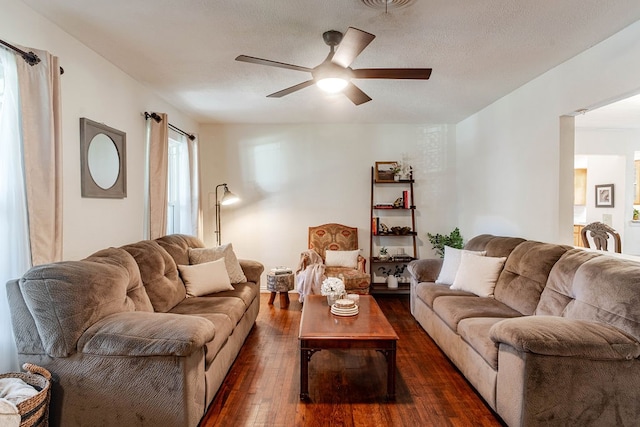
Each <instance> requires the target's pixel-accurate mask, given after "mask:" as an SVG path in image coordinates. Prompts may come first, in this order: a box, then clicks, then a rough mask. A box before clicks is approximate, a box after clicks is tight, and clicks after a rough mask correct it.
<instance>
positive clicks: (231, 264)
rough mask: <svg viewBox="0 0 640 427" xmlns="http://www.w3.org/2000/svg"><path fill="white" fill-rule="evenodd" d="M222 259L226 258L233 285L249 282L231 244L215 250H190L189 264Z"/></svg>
mask: <svg viewBox="0 0 640 427" xmlns="http://www.w3.org/2000/svg"><path fill="white" fill-rule="evenodd" d="M220 258H224V262H225V265H226V267H227V272H228V273H229V279H230V280H231V283H233V284H234V285H235V284H236V283H244V282H246V281H247V277H246V276H245V275H244V272H243V271H242V267H240V262H238V258H237V257H236V254H235V252H233V245H232V244H231V243H227V244H226V245H222V246H217V247H215V248H197V249H189V263H190V264H191V265H193V264H202V263H204V262H211V261H216V260H219V259H220Z"/></svg>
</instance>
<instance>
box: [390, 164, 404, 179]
mask: <svg viewBox="0 0 640 427" xmlns="http://www.w3.org/2000/svg"><path fill="white" fill-rule="evenodd" d="M401 171H402V163H400V162H395V163H394V164H392V165H391V172H392V173H393V180H394V181H400V172H401Z"/></svg>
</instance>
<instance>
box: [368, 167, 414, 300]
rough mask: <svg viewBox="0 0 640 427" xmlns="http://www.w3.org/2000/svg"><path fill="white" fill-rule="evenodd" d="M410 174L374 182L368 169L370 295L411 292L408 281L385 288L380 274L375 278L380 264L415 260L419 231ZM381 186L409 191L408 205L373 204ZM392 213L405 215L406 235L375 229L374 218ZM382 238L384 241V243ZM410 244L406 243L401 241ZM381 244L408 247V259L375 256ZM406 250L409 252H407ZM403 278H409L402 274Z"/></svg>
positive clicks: (372, 170)
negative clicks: (391, 179) (393, 179)
mask: <svg viewBox="0 0 640 427" xmlns="http://www.w3.org/2000/svg"><path fill="white" fill-rule="evenodd" d="M414 182H415V181H414V180H413V175H411V179H402V180H399V181H387V180H384V181H376V179H375V169H374V168H373V167H372V168H371V203H370V208H371V209H370V219H371V227H370V230H369V254H370V258H369V269H370V274H371V293H372V294H380V295H382V294H408V293H409V292H410V284H409V282H399V283H398V288H397V289H390V288H388V287H387V284H386V282H380V281H379V280H380V279H379V277H378V281H376V274H375V272H376V271H377V269H378V267H379V266H382V265H384V264H390V265H394V264H395V265H398V264H409V263H410V262H411V261H413V260H415V259H418V251H417V244H416V240H417V236H418V233H417V231H416V206H415V203H414V191H413V184H414ZM383 187H391V188H397V189H402V190H406V191H408V196H409V206H408V207H404V206H403V207H395V206H390V205H389V204H381V203H376V200H375V196H376V189H378V188H383ZM391 213H393V214H392V215H393V216H394V218H398V217H400V216H401V215H402V214H404V215H405V216H406V218H405V219H404V221H405V226H410V227H411V228H410V231H409V232H408V233H405V234H396V233H393V232H388V233H378V232H374V227H373V223H374V218H379V217H382V218H384V217H385V216H389V215H390V214H391ZM383 240H384V242H383ZM403 243H409V244H403ZM382 246H387V247H389V246H391V247H393V246H396V247H410V248H411V249H410V250H411V251H412V252H411V253H408V254H407V255H409V256H410V259H408V258H402V259H398V260H396V259H393V257H391V259H388V260H381V259H380V258H378V256H376V255H377V254H378V252H379V248H380V247H382ZM407 252H409V251H407ZM405 277H408V276H407V274H406V273H405Z"/></svg>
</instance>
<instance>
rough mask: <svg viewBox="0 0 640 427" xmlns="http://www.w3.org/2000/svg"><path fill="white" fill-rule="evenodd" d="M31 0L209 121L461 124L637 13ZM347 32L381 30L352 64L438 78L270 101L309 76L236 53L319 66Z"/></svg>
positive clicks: (622, 6) (611, 6)
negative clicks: (337, 36)
mask: <svg viewBox="0 0 640 427" xmlns="http://www.w3.org/2000/svg"><path fill="white" fill-rule="evenodd" d="M23 1H24V3H26V4H28V5H30V6H31V7H32V8H33V9H35V10H36V11H38V12H39V13H41V14H43V15H44V16H46V17H47V18H48V19H50V20H51V21H53V22H55V23H57V24H58V25H59V26H61V27H62V28H64V29H65V30H66V31H67V32H68V33H70V34H71V35H73V36H74V37H76V38H77V39H79V40H80V41H82V42H83V43H84V44H86V45H87V46H89V47H90V48H91V49H93V50H95V51H96V52H98V53H99V54H101V55H102V56H104V57H105V58H106V59H108V60H109V61H111V62H112V63H114V64H116V65H117V66H118V67H120V68H121V69H122V70H124V71H125V72H126V73H128V74H130V75H131V76H132V77H134V78H135V79H136V80H138V81H141V82H143V83H144V84H146V85H148V86H149V87H151V88H153V89H154V90H155V91H157V93H159V94H160V95H161V96H162V97H163V98H164V99H166V100H167V101H168V102H170V103H171V104H173V105H174V106H176V107H177V108H178V109H180V110H182V111H184V112H185V113H186V114H188V115H190V116H192V117H193V118H194V119H195V120H197V121H199V122H201V123H216V122H238V123H301V122H361V123H366V122H381V123H457V122H458V121H460V120H462V119H464V118H466V117H468V116H469V115H471V114H473V113H475V112H477V111H478V110H480V109H482V108H483V107H485V106H487V105H488V104H490V103H491V102H493V101H495V100H497V99H499V98H500V97H502V96H504V95H506V94H508V93H509V92H511V91H512V90H514V89H516V88H517V87H519V86H521V85H522V84H524V83H526V82H527V81H529V80H531V79H532V78H534V77H536V76H538V75H540V74H542V73H544V72H545V71H547V70H549V69H551V68H553V67H555V66H556V65H558V64H560V63H562V62H563V61H566V60H567V59H569V58H571V57H573V56H575V55H576V54H578V53H580V52H582V51H584V50H585V49H588V48H589V47H591V46H593V45H594V44H596V43H598V42H600V41H601V40H604V39H605V38H607V37H609V36H611V35H613V34H615V33H616V32H618V31H620V30H621V29H623V28H624V27H626V26H627V25H629V24H631V23H633V22H635V21H637V20H638V19H640V1H638V0H560V1H531V0H483V1H469V0H414V1H413V2H409V3H410V4H409V5H408V6H405V7H399V8H394V9H390V10H389V13H386V14H385V13H384V11H383V10H382V11H381V10H376V9H373V8H371V7H369V6H366V5H364V4H363V3H362V2H361V1H360V0H268V1H259V0H258V1H256V0H208V1H205V0H183V1H176V0H134V1H132V0H109V1H104V0H99V1H98V0H23ZM374 3H376V2H374ZM377 3H382V4H384V2H377ZM349 26H353V27H356V28H360V29H362V30H365V31H367V32H370V33H373V34H375V35H376V36H377V37H376V39H375V40H374V41H373V42H372V43H371V44H370V45H369V46H368V47H367V48H366V49H365V50H364V51H363V52H362V54H360V56H359V57H358V58H357V59H356V61H355V62H354V63H353V64H352V66H353V68H375V67H431V68H433V74H432V75H431V79H430V80H428V81H409V80H357V81H355V83H356V84H357V85H358V86H359V87H360V88H361V89H362V90H364V91H365V92H366V93H367V94H368V95H369V96H370V97H371V98H373V101H371V102H368V103H366V104H363V105H361V106H357V107H356V106H354V105H353V104H352V103H351V102H350V101H349V100H348V99H347V98H346V97H344V96H342V95H331V96H328V95H325V94H323V93H321V92H320V91H319V90H318V89H317V88H316V87H314V86H312V87H309V88H306V89H303V90H301V91H299V92H296V93H294V94H292V95H289V96H286V97H284V98H280V99H270V98H266V97H265V96H266V95H267V94H270V93H272V92H275V91H278V90H281V89H284V88H286V87H289V86H292V85H294V84H297V83H300V82H302V81H305V80H307V79H308V74H306V73H302V72H299V71H292V70H285V69H279V68H272V67H264V66H259V65H254V64H247V63H241V62H236V61H234V58H235V57H236V56H237V55H239V54H245V55H250V56H256V57H260V58H267V59H272V60H276V61H280V62H287V63H292V64H297V65H302V66H306V67H314V66H316V65H317V64H319V63H320V62H321V61H322V60H323V59H324V58H325V57H326V55H327V53H328V47H327V46H326V45H325V44H324V42H323V40H322V33H323V32H324V31H326V30H330V29H334V30H338V31H342V32H344V31H345V30H346V29H347V28H348V27H349ZM54 53H55V52H54ZM62 59H63V60H64V58H62Z"/></svg>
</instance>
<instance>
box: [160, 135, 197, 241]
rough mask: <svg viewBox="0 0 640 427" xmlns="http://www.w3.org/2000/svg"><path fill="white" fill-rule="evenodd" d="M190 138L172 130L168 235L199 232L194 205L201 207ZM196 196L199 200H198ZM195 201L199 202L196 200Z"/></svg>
mask: <svg viewBox="0 0 640 427" xmlns="http://www.w3.org/2000/svg"><path fill="white" fill-rule="evenodd" d="M189 143H190V141H188V140H187V137H186V136H184V135H182V134H179V133H177V132H174V131H170V132H169V158H168V169H169V170H168V176H167V192H168V194H167V234H174V233H181V234H190V235H197V229H196V224H195V222H196V221H195V219H194V206H197V198H196V197H197V187H196V185H195V181H194V180H193V178H192V177H193V176H197V175H195V172H196V171H194V170H192V169H193V168H192V167H191V165H192V164H196V162H195V161H194V162H192V161H190V157H189V154H190V152H195V150H194V149H193V148H192V149H191V150H190V149H189ZM194 198H196V199H195V201H194ZM194 202H195V203H194Z"/></svg>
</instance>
